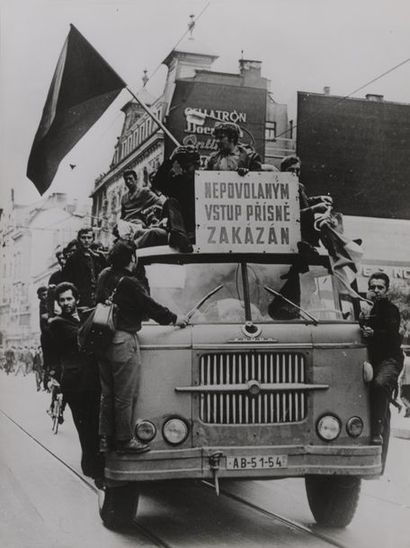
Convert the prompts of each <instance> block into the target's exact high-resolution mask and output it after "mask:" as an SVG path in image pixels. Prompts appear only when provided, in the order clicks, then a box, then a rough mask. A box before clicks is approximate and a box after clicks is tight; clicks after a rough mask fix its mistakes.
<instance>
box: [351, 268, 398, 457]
mask: <svg viewBox="0 0 410 548" xmlns="http://www.w3.org/2000/svg"><path fill="white" fill-rule="evenodd" d="M389 285H390V280H389V277H388V276H387V274H384V273H383V272H375V273H373V274H372V275H371V276H370V278H369V298H370V299H371V300H372V301H373V307H372V309H371V310H370V313H369V315H368V316H366V317H362V319H361V323H362V334H363V337H364V338H365V339H366V342H367V347H368V352H369V360H370V363H371V364H372V366H373V371H374V376H373V380H372V383H371V385H370V411H371V436H372V439H371V442H372V444H373V445H382V444H383V445H385V446H386V451H387V444H388V436H389V432H390V409H389V402H390V400H391V397H392V393H393V391H394V390H395V389H397V380H398V378H399V375H400V371H401V369H402V367H403V352H402V350H401V336H400V333H399V328H400V312H399V310H398V308H397V307H396V306H395V305H394V304H393V303H391V302H390V300H389V299H388V297H387V292H388V290H389Z"/></svg>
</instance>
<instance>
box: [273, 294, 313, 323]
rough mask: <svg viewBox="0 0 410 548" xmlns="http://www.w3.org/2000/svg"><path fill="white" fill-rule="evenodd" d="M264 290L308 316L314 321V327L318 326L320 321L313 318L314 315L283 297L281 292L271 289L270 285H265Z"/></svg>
mask: <svg viewBox="0 0 410 548" xmlns="http://www.w3.org/2000/svg"><path fill="white" fill-rule="evenodd" d="M263 288H264V289H265V290H266V291H268V293H272V295H276V296H277V297H280V298H281V299H283V300H284V301H286V302H287V303H288V304H290V305H292V306H293V307H295V308H296V309H297V310H299V312H302V314H304V315H305V316H307V317H308V318H309V319H310V320H312V322H313V324H314V325H317V324H318V323H319V320H318V319H317V318H315V317H314V316H312V314H309V312H307V311H306V310H304V309H303V308H301V307H300V306H298V305H297V304H296V303H294V302H292V301H290V300H289V299H287V298H286V297H284V296H283V295H282V293H279V291H275V290H274V289H272V288H271V287H269V286H268V285H264V286H263Z"/></svg>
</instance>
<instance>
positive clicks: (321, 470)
mask: <svg viewBox="0 0 410 548" xmlns="http://www.w3.org/2000/svg"><path fill="white" fill-rule="evenodd" d="M215 455H218V457H217V458H216V459H215V457H214V458H212V457H213V456H215ZM254 456H255V457H257V458H258V459H263V457H275V456H286V457H287V463H286V466H284V467H279V468H263V469H249V468H246V469H240V470H228V469H227V460H228V458H229V457H239V458H241V457H242V458H243V457H254ZM381 470H382V464H381V447H378V446H372V445H362V446H357V445H354V446H350V445H343V446H341V445H340V446H336V445H332V446H323V445H306V446H294V445H292V446H290V445H282V446H275V447H272V446H263V447H240V448H238V447H198V448H192V449H170V450H163V451H154V450H152V451H149V452H148V453H144V454H142V455H132V454H130V455H118V454H116V453H110V454H108V455H107V458H106V467H105V476H106V478H107V479H109V480H113V481H161V480H171V479H212V478H213V477H214V474H215V473H217V474H218V477H219V478H234V479H241V478H243V479H245V478H246V479H262V478H264V479H275V478H286V477H300V476H305V475H308V474H327V475H331V474H338V475H344V476H345V475H354V476H360V477H372V476H373V477H374V476H378V475H380V474H381Z"/></svg>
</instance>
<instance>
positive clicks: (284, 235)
mask: <svg viewBox="0 0 410 548" xmlns="http://www.w3.org/2000/svg"><path fill="white" fill-rule="evenodd" d="M298 184H299V183H298V180H297V178H296V177H295V176H294V175H292V174H291V173H279V172H272V171H266V172H249V173H248V174H247V175H245V176H244V177H241V176H240V175H238V174H237V173H236V172H235V171H196V172H195V214H196V244H197V248H198V251H201V252H208V253H212V252H216V253H229V252H242V253H246V252H249V253H297V251H298V249H297V242H298V241H300V207H299V188H298Z"/></svg>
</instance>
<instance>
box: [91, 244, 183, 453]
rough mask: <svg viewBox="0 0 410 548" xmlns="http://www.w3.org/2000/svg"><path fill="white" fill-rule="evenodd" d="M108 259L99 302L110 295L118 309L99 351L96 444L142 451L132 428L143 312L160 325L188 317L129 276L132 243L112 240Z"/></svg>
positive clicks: (133, 255)
mask: <svg viewBox="0 0 410 548" xmlns="http://www.w3.org/2000/svg"><path fill="white" fill-rule="evenodd" d="M108 263H109V264H110V267H108V268H106V269H104V270H103V271H102V272H101V274H100V276H99V278H98V283H97V302H101V303H104V302H106V300H107V299H109V298H110V297H111V296H112V298H113V302H114V304H115V305H116V307H117V309H116V328H115V333H114V336H113V338H112V341H111V342H110V344H109V345H108V346H107V347H106V349H105V350H104V352H103V354H102V355H100V356H99V368H100V380H101V406H100V438H101V443H100V448H101V451H103V452H105V451H108V450H110V449H111V448H112V447H115V449H116V450H117V451H118V452H124V453H129V452H130V453H142V452H145V451H148V450H149V446H148V445H147V444H144V443H141V442H139V441H138V440H136V439H135V438H134V435H133V427H132V415H133V408H134V404H135V398H136V395H137V392H138V379H139V369H140V365H141V364H140V352H139V344H138V338H137V332H138V331H139V330H140V329H141V322H142V320H143V319H145V318H147V317H148V318H152V319H153V320H155V321H156V322H158V323H159V324H161V325H168V324H173V325H176V326H178V327H181V328H182V327H185V326H186V324H187V321H186V319H185V318H183V317H179V316H177V315H176V314H174V313H173V312H171V311H170V310H168V308H165V307H164V306H162V305H160V304H159V303H157V302H156V301H154V300H153V299H152V298H151V297H150V296H149V294H148V293H147V291H146V289H145V288H144V286H143V285H142V283H141V282H140V281H139V280H138V278H136V277H135V276H134V275H133V274H134V271H135V268H136V247H135V245H134V244H133V243H132V242H128V241H118V242H117V243H116V244H114V246H113V248H112V250H111V251H110V253H109V256H108ZM113 293H114V295H113Z"/></svg>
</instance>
